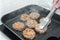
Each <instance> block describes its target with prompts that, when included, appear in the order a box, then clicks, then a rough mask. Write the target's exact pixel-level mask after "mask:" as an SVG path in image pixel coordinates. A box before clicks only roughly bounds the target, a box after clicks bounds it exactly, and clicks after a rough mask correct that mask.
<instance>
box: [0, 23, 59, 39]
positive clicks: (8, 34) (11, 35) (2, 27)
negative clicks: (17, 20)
mask: <svg viewBox="0 0 60 40" xmlns="http://www.w3.org/2000/svg"><path fill="white" fill-rule="evenodd" d="M0 30H1V31H2V32H3V33H4V34H6V36H8V37H9V38H10V39H11V40H21V39H20V38H18V37H17V36H16V35H14V34H13V33H12V32H11V31H10V30H8V29H7V28H6V27H4V25H3V24H2V25H0ZM52 38H53V39H54V38H55V37H52ZM55 39H56V38H55ZM58 39H59V40H60V37H58ZM47 40H48V39H47ZM49 40H51V39H50V38H49Z"/></svg>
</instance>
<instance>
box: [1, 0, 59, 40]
mask: <svg viewBox="0 0 60 40" xmlns="http://www.w3.org/2000/svg"><path fill="white" fill-rule="evenodd" d="M52 1H53V0H0V25H1V24H2V23H1V17H2V16H3V15H5V14H7V13H9V12H11V11H14V10H16V9H19V8H22V7H24V6H27V5H30V4H36V5H39V6H42V7H44V8H46V9H51V6H52ZM59 13H60V11H59ZM1 39H2V40H10V39H9V38H8V37H7V36H6V35H4V34H3V33H2V32H1V31H0V40H1Z"/></svg>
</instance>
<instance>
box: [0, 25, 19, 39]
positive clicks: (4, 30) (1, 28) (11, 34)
mask: <svg viewBox="0 0 60 40" xmlns="http://www.w3.org/2000/svg"><path fill="white" fill-rule="evenodd" d="M0 30H1V31H2V32H3V33H4V34H6V36H8V37H9V38H10V39H11V40H20V39H19V38H18V37H17V36H16V35H14V34H13V33H12V32H11V31H10V30H8V29H7V28H6V27H4V25H3V24H2V25H0Z"/></svg>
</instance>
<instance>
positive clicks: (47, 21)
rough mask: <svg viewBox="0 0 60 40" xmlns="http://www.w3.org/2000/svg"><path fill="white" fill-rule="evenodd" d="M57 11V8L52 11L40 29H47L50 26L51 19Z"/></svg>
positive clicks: (40, 25)
mask: <svg viewBox="0 0 60 40" xmlns="http://www.w3.org/2000/svg"><path fill="white" fill-rule="evenodd" d="M55 11H56V8H53V9H52V10H51V11H50V13H49V14H48V15H47V16H46V17H45V18H44V20H43V21H42V22H41V23H40V24H39V28H40V29H44V28H45V27H47V26H48V25H49V24H50V22H51V18H52V16H53V15H54V12H55Z"/></svg>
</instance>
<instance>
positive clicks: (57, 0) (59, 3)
mask: <svg viewBox="0 0 60 40" xmlns="http://www.w3.org/2000/svg"><path fill="white" fill-rule="evenodd" d="M53 7H55V8H60V0H54V1H53Z"/></svg>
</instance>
